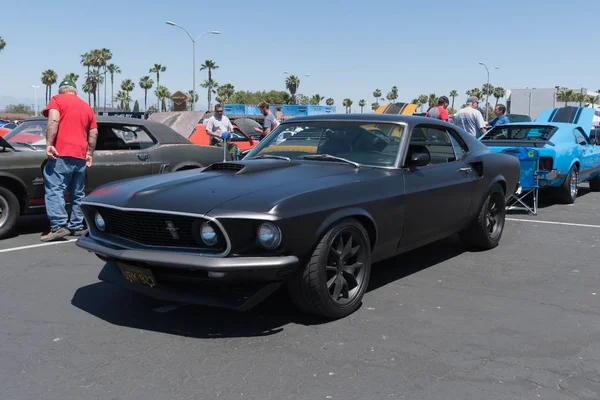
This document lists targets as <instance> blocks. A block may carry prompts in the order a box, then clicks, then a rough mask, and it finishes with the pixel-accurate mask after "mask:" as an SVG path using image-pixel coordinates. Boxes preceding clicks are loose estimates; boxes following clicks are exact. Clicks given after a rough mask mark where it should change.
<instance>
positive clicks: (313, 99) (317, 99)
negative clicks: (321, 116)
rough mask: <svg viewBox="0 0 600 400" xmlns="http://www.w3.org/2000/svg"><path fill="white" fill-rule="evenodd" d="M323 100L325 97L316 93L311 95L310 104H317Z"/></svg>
mask: <svg viewBox="0 0 600 400" xmlns="http://www.w3.org/2000/svg"><path fill="white" fill-rule="evenodd" d="M323 100H325V97H324V96H321V95H320V94H318V93H317V94H315V95H314V96H313V97H311V99H310V104H312V105H313V106H318V105H320V104H321V102H322V101H323Z"/></svg>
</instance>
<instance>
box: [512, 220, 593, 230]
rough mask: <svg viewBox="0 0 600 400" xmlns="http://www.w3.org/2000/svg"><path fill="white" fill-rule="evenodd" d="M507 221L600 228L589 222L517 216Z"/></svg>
mask: <svg viewBox="0 0 600 400" xmlns="http://www.w3.org/2000/svg"><path fill="white" fill-rule="evenodd" d="M506 220H507V221H518V222H531V223H533V224H551V225H568V226H580V227H584V228H600V225H588V224H574V223H571V222H555V221H540V220H535V219H517V218H506Z"/></svg>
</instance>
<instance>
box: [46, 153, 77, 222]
mask: <svg viewBox="0 0 600 400" xmlns="http://www.w3.org/2000/svg"><path fill="white" fill-rule="evenodd" d="M85 169H86V165H85V160H81V159H79V158H72V157H58V158H57V159H56V160H48V162H47V163H46V165H45V166H44V190H45V192H46V193H45V199H46V213H47V214H48V219H49V220H50V230H51V231H54V230H56V229H59V228H62V227H66V228H68V229H71V230H79V229H83V228H84V226H83V213H82V212H81V206H80V203H81V201H82V200H83V198H84V197H85V190H84V189H85ZM66 190H68V195H69V201H70V202H71V218H70V220H69V215H68V214H67V210H66V208H65V191H66Z"/></svg>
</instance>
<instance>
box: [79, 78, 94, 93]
mask: <svg viewBox="0 0 600 400" xmlns="http://www.w3.org/2000/svg"><path fill="white" fill-rule="evenodd" d="M81 90H83V92H84V93H88V95H89V96H91V94H92V93H93V92H95V91H96V88H95V87H94V84H93V83H92V81H91V80H90V79H86V80H85V81H84V82H83V85H82V86H81Z"/></svg>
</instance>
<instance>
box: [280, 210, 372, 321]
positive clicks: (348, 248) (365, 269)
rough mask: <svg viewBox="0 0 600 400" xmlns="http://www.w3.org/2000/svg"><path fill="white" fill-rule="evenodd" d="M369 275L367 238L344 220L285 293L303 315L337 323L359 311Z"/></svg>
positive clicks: (353, 223) (351, 221)
mask: <svg viewBox="0 0 600 400" xmlns="http://www.w3.org/2000/svg"><path fill="white" fill-rule="evenodd" d="M357 244H358V246H357ZM353 252H355V254H353ZM370 275H371V244H370V241H369V235H368V233H367V231H366V230H365V228H364V227H363V226H362V225H361V224H360V223H359V222H358V221H356V220H355V219H344V220H341V221H338V222H337V223H336V224H335V225H334V226H333V227H332V228H330V229H329V231H328V232H327V233H326V234H325V235H324V236H323V237H322V239H321V240H320V242H319V243H318V245H317V246H316V248H315V249H314V251H313V253H312V255H311V256H310V259H309V260H308V261H307V262H306V264H305V265H304V266H303V267H300V268H299V269H298V271H297V272H296V273H295V274H294V275H293V276H292V277H291V279H290V281H289V283H288V291H289V293H290V296H291V298H292V301H293V303H294V304H295V305H296V307H297V308H298V309H300V310H301V311H302V312H305V313H308V314H313V315H317V316H320V317H325V318H327V319H339V318H344V317H346V316H348V315H350V314H352V313H353V312H355V311H356V310H357V309H358V308H359V307H360V304H361V302H362V298H363V296H364V294H365V292H366V290H367V286H368V284H369V278H370ZM340 296H341V297H340Z"/></svg>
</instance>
